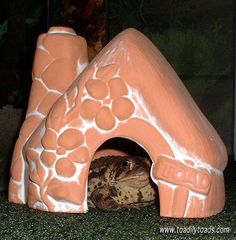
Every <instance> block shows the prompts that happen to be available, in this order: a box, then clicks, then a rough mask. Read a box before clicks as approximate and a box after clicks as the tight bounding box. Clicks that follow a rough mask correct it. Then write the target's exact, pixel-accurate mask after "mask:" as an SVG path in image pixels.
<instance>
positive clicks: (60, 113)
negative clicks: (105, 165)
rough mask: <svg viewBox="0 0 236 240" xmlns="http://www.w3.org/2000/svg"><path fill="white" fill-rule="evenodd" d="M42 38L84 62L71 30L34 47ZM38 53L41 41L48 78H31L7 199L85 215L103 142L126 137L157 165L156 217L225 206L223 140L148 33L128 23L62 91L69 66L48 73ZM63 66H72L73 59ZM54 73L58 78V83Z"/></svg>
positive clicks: (154, 172) (80, 43)
mask: <svg viewBox="0 0 236 240" xmlns="http://www.w3.org/2000/svg"><path fill="white" fill-rule="evenodd" d="M67 31H69V30H67ZM70 31H71V30H70ZM45 36H47V37H48V39H49V37H55V38H54V40H55V43H53V44H48V45H46V46H45V48H46V49H48V47H49V46H50V47H54V48H53V50H52V52H54V53H55V55H57V54H59V55H60V54H65V55H68V56H71V58H72V59H75V55H76V57H77V58H80V59H83V60H81V61H80V63H81V65H80V66H85V64H86V57H85V55H86V54H85V53H84V51H85V50H84V48H85V43H84V41H83V40H81V38H78V37H76V36H73V35H72V36H73V38H74V39H77V41H74V42H71V43H69V44H68V42H67V40H66V37H68V36H70V37H71V38H72V36H71V35H67V34H57V35H50V34H48V35H42V36H41V37H40V38H39V45H40V42H41V41H42V38H44V37H45ZM61 36H63V37H65V42H67V44H68V45H69V46H67V47H68V49H73V47H75V49H77V50H78V52H76V51H72V50H68V49H67V48H66V49H65V50H64V49H63V48H62V47H61V46H60V47H55V46H56V44H57V43H58V44H60V45H62V46H64V40H63V39H62V37H61ZM45 38H46V37H45ZM58 38H59V39H58ZM65 45H66V43H65ZM40 49H44V47H42V48H40ZM38 51H39V47H38V49H37V51H36V57H35V65H34V70H33V72H35V71H36V70H35V69H40V71H39V70H38V72H40V73H39V74H40V76H45V75H46V78H40V79H42V81H37V80H36V81H34V82H33V86H32V92H31V98H30V103H29V110H28V113H27V118H26V121H25V123H24V124H23V126H22V130H21V132H20V138H19V139H18V141H17V144H16V147H15V152H14V156H13V160H12V170H11V181H10V188H9V200H10V201H11V202H17V203H26V202H27V203H28V205H29V206H30V207H32V208H35V209H40V210H44V211H52V212H74V213H83V212H86V211H87V201H86V195H87V177H88V171H89V167H90V162H91V160H92V159H93V158H94V154H95V153H96V150H97V149H98V148H99V147H100V146H101V145H102V144H103V143H104V142H105V141H106V140H108V139H111V138H114V137H123V138H127V139H130V140H133V141H135V142H136V143H137V144H139V145H140V146H142V147H143V148H144V149H145V150H146V151H147V152H148V154H149V156H150V158H151V159H152V161H153V164H152V168H151V177H152V180H153V181H154V182H155V183H156V184H157V187H158V190H159V197H160V214H161V216H167V217H207V216H211V215H214V214H216V213H218V212H220V211H221V210H222V209H223V207H224V202H225V190H224V178H223V170H224V168H225V166H226V163H227V153H226V149H225V146H224V144H223V142H222V141H221V139H220V138H219V136H218V134H217V133H216V131H215V130H214V128H213V127H212V126H211V125H210V123H209V122H208V121H207V119H206V118H205V117H204V115H203V114H202V113H201V111H200V110H199V108H198V107H197V105H196V104H195V102H194V101H193V99H192V97H191V96H190V94H189V93H188V91H187V90H186V88H185V87H184V85H183V83H182V82H181V80H180V79H179V78H178V76H177V75H176V73H175V72H174V70H173V69H172V67H171V66H170V65H169V63H168V62H167V61H166V60H165V58H164V57H163V56H162V54H161V53H160V52H159V50H158V49H157V48H156V47H155V46H154V45H153V44H152V43H151V42H150V41H149V40H148V39H147V38H146V37H145V36H144V35H142V34H141V33H140V32H138V31H136V30H134V29H127V30H125V31H123V32H122V33H120V34H119V35H118V36H117V37H115V38H114V39H113V40H112V41H111V42H110V43H109V44H108V45H107V46H106V47H105V48H104V49H103V50H102V51H101V52H100V53H99V54H98V55H97V56H96V57H95V59H94V60H93V61H92V62H91V63H90V64H89V66H88V67H87V68H86V69H85V70H84V71H83V72H82V73H81V74H80V75H79V77H78V78H77V79H76V80H75V81H74V82H73V84H72V85H71V86H70V87H69V88H68V89H67V90H66V86H69V85H70V83H71V80H72V79H74V78H75V75H76V74H73V73H72V75H73V76H72V77H69V76H70V75H69V72H70V70H68V71H66V70H65V69H67V68H66V67H65V66H64V65H63V64H58V66H57V67H55V68H54V67H53V66H50V69H51V68H52V69H53V70H51V71H52V72H51V73H50V74H45V68H44V67H40V66H41V65H43V62H44V61H47V62H48V61H50V60H48V58H49V59H50V57H49V56H48V55H47V54H45V53H47V52H48V51H43V53H44V57H45V58H46V60H44V58H43V60H41V59H40V57H41V56H40V55H39V54H38V55H37V52H38ZM64 51H65V53H64ZM45 55H46V56H45ZM64 64H68V68H69V66H71V65H73V61H71V62H70V61H66V63H65V62H64ZM43 66H44V65H43ZM71 68H73V67H71ZM79 69H80V70H82V69H83V67H80V68H79ZM64 71H66V72H64ZM58 74H59V76H64V77H63V79H62V80H61V81H60V83H58ZM70 74H71V72H70ZM77 74H78V71H77ZM34 76H36V74H35V73H34ZM34 78H35V77H34ZM69 78H70V79H69ZM43 81H44V83H45V84H46V82H50V88H53V89H56V90H54V91H52V93H54V95H53V94H52V95H50V94H49V93H50V91H49V92H48V91H47V90H50V89H49V88H45V87H44V85H43V84H41V85H40V84H39V83H42V82H43ZM36 84H39V86H38V87H37V86H36ZM36 87H37V90H34V89H35V88H36ZM41 88H42V90H40V89H41ZM55 91H56V93H58V92H59V94H58V95H56V96H55ZM64 91H65V93H64V94H63V95H62V96H61V97H60V95H61V94H62V93H63V92H64ZM39 93H40V94H39ZM34 94H35V96H34ZM38 94H39V95H40V99H39V98H38V97H37V96H38ZM43 96H47V98H46V99H47V100H45V101H43V102H45V106H43V105H42V106H41V104H40V103H41V100H42V99H43ZM58 97H59V99H57V98H58ZM44 99H45V98H44ZM39 102H40V103H39ZM54 102H55V103H54ZM53 103H54V104H53ZM36 106H37V107H36ZM51 106H52V107H51ZM39 107H40V109H42V110H40V111H39ZM36 110H37V111H36ZM48 111H49V112H48ZM31 112H33V113H35V114H32V113H31ZM47 113H48V114H47ZM45 115H47V116H46V117H45ZM31 116H32V117H31ZM30 117H31V118H30ZM109 151H110V150H109ZM96 154H99V153H96ZM101 154H102V155H103V154H104V153H101ZM27 190H28V191H27ZM26 192H27V194H26ZM216 199H217V201H216Z"/></svg>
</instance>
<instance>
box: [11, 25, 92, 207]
mask: <svg viewBox="0 0 236 240" xmlns="http://www.w3.org/2000/svg"><path fill="white" fill-rule="evenodd" d="M87 64H88V60H87V45H86V42H85V40H84V39H83V38H81V37H78V36H77V35H76V33H75V32H74V31H73V30H72V29H70V28H64V27H51V28H50V29H49V31H48V33H47V34H42V35H40V36H39V38H38V42H37V48H36V53H35V59H34V64H33V73H32V77H33V83H32V87H31V93H30V98H29V105H28V109H27V114H26V118H25V121H24V123H23V125H22V127H21V130H20V134H19V138H18V140H17V142H16V145H15V149H14V153H13V158H12V165H11V178H10V185H9V201H11V202H15V203H26V194H27V191H28V189H27V188H26V186H25V184H26V182H27V181H25V179H27V173H28V172H27V169H28V167H29V166H28V163H27V161H26V159H25V158H24V156H23V155H24V150H23V147H24V145H25V143H26V141H27V140H28V139H29V137H30V136H31V135H32V133H33V132H34V131H35V129H36V128H37V127H38V126H39V124H40V123H41V122H42V120H43V119H44V118H45V116H46V115H47V114H48V112H49V110H50V108H51V107H52V105H53V104H54V103H55V102H56V101H57V99H58V98H59V97H60V96H62V94H63V93H64V92H65V91H66V89H67V88H68V87H69V86H70V85H71V84H72V83H73V81H74V80H75V79H76V77H77V76H78V75H79V74H80V73H81V72H82V70H83V69H84V68H85V67H86V66H87Z"/></svg>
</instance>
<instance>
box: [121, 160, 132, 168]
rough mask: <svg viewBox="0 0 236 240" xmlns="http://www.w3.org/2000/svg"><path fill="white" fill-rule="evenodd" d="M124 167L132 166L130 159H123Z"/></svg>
mask: <svg viewBox="0 0 236 240" xmlns="http://www.w3.org/2000/svg"><path fill="white" fill-rule="evenodd" d="M123 167H126V168H130V167H131V162H130V161H129V160H125V161H123Z"/></svg>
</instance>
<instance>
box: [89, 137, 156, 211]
mask: <svg viewBox="0 0 236 240" xmlns="http://www.w3.org/2000/svg"><path fill="white" fill-rule="evenodd" d="M151 165H152V161H151V158H150V156H149V154H148V153H147V152H146V151H145V149H144V148H143V147H141V146H140V145H138V144H137V143H136V142H134V141H132V140H129V139H127V138H123V137H116V138H111V139H108V140H107V141H105V142H104V143H103V144H102V145H101V146H99V147H98V149H97V151H96V152H95V154H94V157H93V161H92V163H91V166H90V171H89V175H88V189H87V192H88V206H89V207H93V208H94V207H95V208H99V209H101V210H119V209H132V208H140V207H145V206H152V207H153V208H157V209H158V210H159V195H158V188H157V185H156V184H155V183H154V182H153V181H152V179H151V175H150V172H151Z"/></svg>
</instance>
